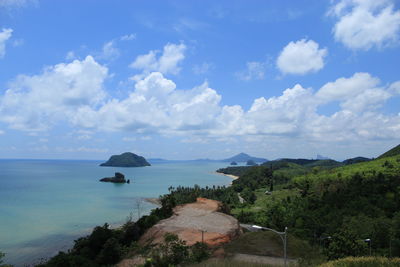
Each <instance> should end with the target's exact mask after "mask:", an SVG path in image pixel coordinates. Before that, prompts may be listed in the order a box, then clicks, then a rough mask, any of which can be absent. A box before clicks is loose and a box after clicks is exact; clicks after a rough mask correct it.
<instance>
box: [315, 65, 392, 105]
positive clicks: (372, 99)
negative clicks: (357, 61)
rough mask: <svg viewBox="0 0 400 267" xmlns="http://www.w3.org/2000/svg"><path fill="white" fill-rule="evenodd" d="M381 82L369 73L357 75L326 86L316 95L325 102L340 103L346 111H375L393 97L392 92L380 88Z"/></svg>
mask: <svg viewBox="0 0 400 267" xmlns="http://www.w3.org/2000/svg"><path fill="white" fill-rule="evenodd" d="M379 84H380V80H379V79H378V78H375V77H372V76H371V75H370V74H369V73H355V74H354V75H353V76H352V77H350V78H339V79H337V80H336V81H334V82H329V83H327V84H325V85H324V86H323V87H322V88H321V89H320V90H319V91H318V93H317V94H316V97H317V98H319V99H321V100H322V101H323V102H332V101H340V102H341V107H342V108H343V109H345V110H351V111H357V112H361V111H364V110H365V109H368V110H374V109H376V108H378V107H380V106H382V105H383V104H384V102H385V101H386V100H387V99H389V98H390V97H391V96H392V93H391V92H390V90H388V89H385V88H379V87H378V85H379Z"/></svg>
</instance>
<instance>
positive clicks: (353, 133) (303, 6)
mask: <svg viewBox="0 0 400 267" xmlns="http://www.w3.org/2000/svg"><path fill="white" fill-rule="evenodd" d="M399 37H400V2H399V1H395V0H339V1H317V0H315V1H312V0H308V1H278V0H276V1H255V0H254V1H122V0H121V1H105V0H102V1H98V0H96V1H95V0H85V1H50V0H36V1H33V0H0V158H55V159H57V158H61V159H105V158H107V157H108V156H109V155H111V154H117V153H121V152H124V151H132V152H135V153H138V154H141V155H143V156H145V157H149V158H153V157H162V158H168V159H194V158H225V157H229V156H231V155H233V154H236V153H239V152H247V153H250V154H252V155H256V156H262V157H266V158H269V159H274V158H279V157H305V158H313V157H314V158H315V157H316V155H317V154H322V155H324V156H328V157H331V158H335V159H345V158H348V157H353V156H359V155H362V156H368V157H374V156H377V155H379V154H380V153H382V152H384V151H386V150H387V149H389V148H391V147H393V146H395V145H397V144H399V143H400V77H399V76H400V75H399V74H400V71H399V67H398V65H399V60H400V50H399V47H400V46H399V45H400V44H399Z"/></svg>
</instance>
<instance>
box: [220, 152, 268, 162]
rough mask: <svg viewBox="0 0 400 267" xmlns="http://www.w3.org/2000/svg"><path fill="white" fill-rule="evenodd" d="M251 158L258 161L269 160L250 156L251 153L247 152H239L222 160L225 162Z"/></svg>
mask: <svg viewBox="0 0 400 267" xmlns="http://www.w3.org/2000/svg"><path fill="white" fill-rule="evenodd" d="M249 160H252V161H254V162H258V163H261V162H266V161H268V160H267V159H264V158H257V157H253V156H250V155H248V154H246V153H239V154H237V155H235V156H233V157H231V158H227V159H223V160H222V161H223V162H232V161H236V162H247V161H249Z"/></svg>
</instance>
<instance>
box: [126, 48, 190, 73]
mask: <svg viewBox="0 0 400 267" xmlns="http://www.w3.org/2000/svg"><path fill="white" fill-rule="evenodd" d="M185 50H186V45H185V44H182V43H181V44H166V45H165V46H164V49H163V52H162V54H161V55H160V56H159V57H158V56H157V54H159V53H160V52H159V51H157V50H152V51H150V52H149V53H147V54H145V55H139V56H138V57H137V58H136V59H135V61H134V62H132V63H131V64H130V67H131V68H134V69H138V70H142V71H144V73H149V72H152V71H156V72H160V73H162V74H175V75H176V74H178V73H179V71H180V70H181V69H180V67H179V63H180V62H181V61H182V60H183V59H184V58H185Z"/></svg>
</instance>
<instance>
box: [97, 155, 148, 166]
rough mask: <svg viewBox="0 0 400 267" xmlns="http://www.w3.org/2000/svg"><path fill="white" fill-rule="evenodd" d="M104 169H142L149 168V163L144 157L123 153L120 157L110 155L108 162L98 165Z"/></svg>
mask: <svg viewBox="0 0 400 267" xmlns="http://www.w3.org/2000/svg"><path fill="white" fill-rule="evenodd" d="M100 166H106V167H144V166H150V163H148V162H147V160H146V159H145V158H144V157H141V156H138V155H136V154H133V153H131V152H125V153H122V154H121V155H112V156H111V157H110V159H109V160H107V161H106V162H104V163H102V164H100Z"/></svg>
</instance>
